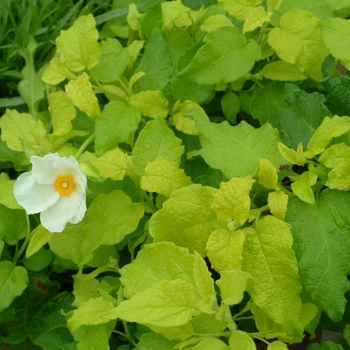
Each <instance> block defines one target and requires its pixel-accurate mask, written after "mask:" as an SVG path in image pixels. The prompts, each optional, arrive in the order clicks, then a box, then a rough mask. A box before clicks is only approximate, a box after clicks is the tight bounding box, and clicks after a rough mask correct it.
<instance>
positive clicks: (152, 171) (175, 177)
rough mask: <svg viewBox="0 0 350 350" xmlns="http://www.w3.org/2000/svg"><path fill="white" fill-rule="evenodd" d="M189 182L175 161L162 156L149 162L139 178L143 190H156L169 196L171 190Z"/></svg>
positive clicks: (187, 184)
mask: <svg viewBox="0 0 350 350" xmlns="http://www.w3.org/2000/svg"><path fill="white" fill-rule="evenodd" d="M191 183H192V181H191V179H190V178H189V177H188V176H187V175H186V174H185V172H184V171H183V170H182V169H179V167H178V166H177V165H176V163H174V162H172V161H170V160H168V159H166V158H163V157H158V158H156V159H155V160H154V161H152V162H149V163H148V164H147V166H146V169H145V174H144V175H143V176H142V177H141V180H140V186H141V188H142V189H143V190H145V191H148V192H157V193H159V194H162V195H164V196H170V194H171V193H172V192H174V191H176V190H178V189H179V188H182V187H186V186H189V185H190V184H191Z"/></svg>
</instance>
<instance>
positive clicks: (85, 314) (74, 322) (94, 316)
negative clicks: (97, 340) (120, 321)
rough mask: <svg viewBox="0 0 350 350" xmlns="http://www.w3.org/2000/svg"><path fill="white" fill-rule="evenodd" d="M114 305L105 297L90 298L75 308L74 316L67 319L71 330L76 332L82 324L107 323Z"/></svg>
mask: <svg viewBox="0 0 350 350" xmlns="http://www.w3.org/2000/svg"><path fill="white" fill-rule="evenodd" d="M113 307H114V305H113V304H112V303H111V302H109V301H107V300H105V299H103V297H99V298H94V299H89V300H88V301H84V302H82V303H81V304H80V306H79V308H78V309H77V310H74V312H73V315H72V317H70V318H69V319H68V320H67V325H68V327H69V329H70V331H72V332H74V331H76V330H77V329H78V328H79V327H81V326H83V325H84V326H92V325H98V324H104V323H107V322H108V321H109V320H110V317H109V313H110V310H111V309H113Z"/></svg>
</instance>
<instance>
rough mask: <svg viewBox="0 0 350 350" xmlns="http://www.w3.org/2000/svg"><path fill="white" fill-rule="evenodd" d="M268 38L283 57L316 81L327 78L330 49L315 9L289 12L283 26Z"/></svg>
mask: <svg viewBox="0 0 350 350" xmlns="http://www.w3.org/2000/svg"><path fill="white" fill-rule="evenodd" d="M300 28H303V29H302V30H300ZM268 42H269V44H270V45H271V47H272V48H273V49H274V50H275V51H276V53H277V55H278V56H279V57H280V58H281V59H282V60H283V61H285V62H288V63H291V64H294V65H295V66H296V67H298V68H299V69H300V70H301V71H302V72H304V73H305V74H306V75H307V76H308V77H310V78H312V79H314V80H316V81H320V80H321V79H322V78H323V73H322V63H323V61H324V59H325V57H326V56H327V55H328V53H329V51H328V49H327V47H326V46H325V45H324V44H323V40H322V35H321V29H320V22H319V20H318V19H317V17H316V16H315V15H314V14H312V13H311V12H308V11H302V10H299V9H293V10H291V11H289V12H287V13H285V14H284V15H283V16H282V17H281V22H280V27H276V28H274V29H272V30H271V32H270V33H269V36H268Z"/></svg>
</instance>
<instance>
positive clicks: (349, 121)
mask: <svg viewBox="0 0 350 350" xmlns="http://www.w3.org/2000/svg"><path fill="white" fill-rule="evenodd" d="M349 130H350V118H349V117H339V116H337V115H335V116H334V117H333V118H328V117H325V118H324V119H323V122H322V123H321V125H320V126H319V127H318V128H317V129H316V131H315V133H314V134H313V135H312V137H311V139H310V142H309V144H308V145H307V155H306V156H307V157H309V156H310V158H311V157H313V156H314V155H316V154H320V153H322V152H323V151H324V150H325V148H326V147H327V146H328V144H329V143H330V142H331V140H332V139H333V138H334V137H339V136H341V135H343V134H345V133H347V132H348V131H349ZM308 155H309V156H308Z"/></svg>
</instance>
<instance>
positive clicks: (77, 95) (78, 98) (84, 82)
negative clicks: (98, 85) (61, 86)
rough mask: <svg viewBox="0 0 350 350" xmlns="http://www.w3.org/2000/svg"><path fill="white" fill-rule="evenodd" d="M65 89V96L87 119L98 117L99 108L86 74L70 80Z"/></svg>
mask: <svg viewBox="0 0 350 350" xmlns="http://www.w3.org/2000/svg"><path fill="white" fill-rule="evenodd" d="M65 89H66V93H67V96H68V97H69V98H70V99H71V100H72V102H73V103H74V105H76V106H77V107H78V108H79V109H80V110H81V111H83V112H84V113H86V114H87V115H88V116H89V117H91V118H97V117H98V116H99V115H100V107H99V105H98V101H97V98H96V95H95V94H94V92H93V91H92V86H91V83H90V81H89V77H88V75H87V74H86V73H83V74H81V75H79V77H78V78H77V79H74V80H71V81H70V82H69V83H68V84H67V85H66V86H65Z"/></svg>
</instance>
